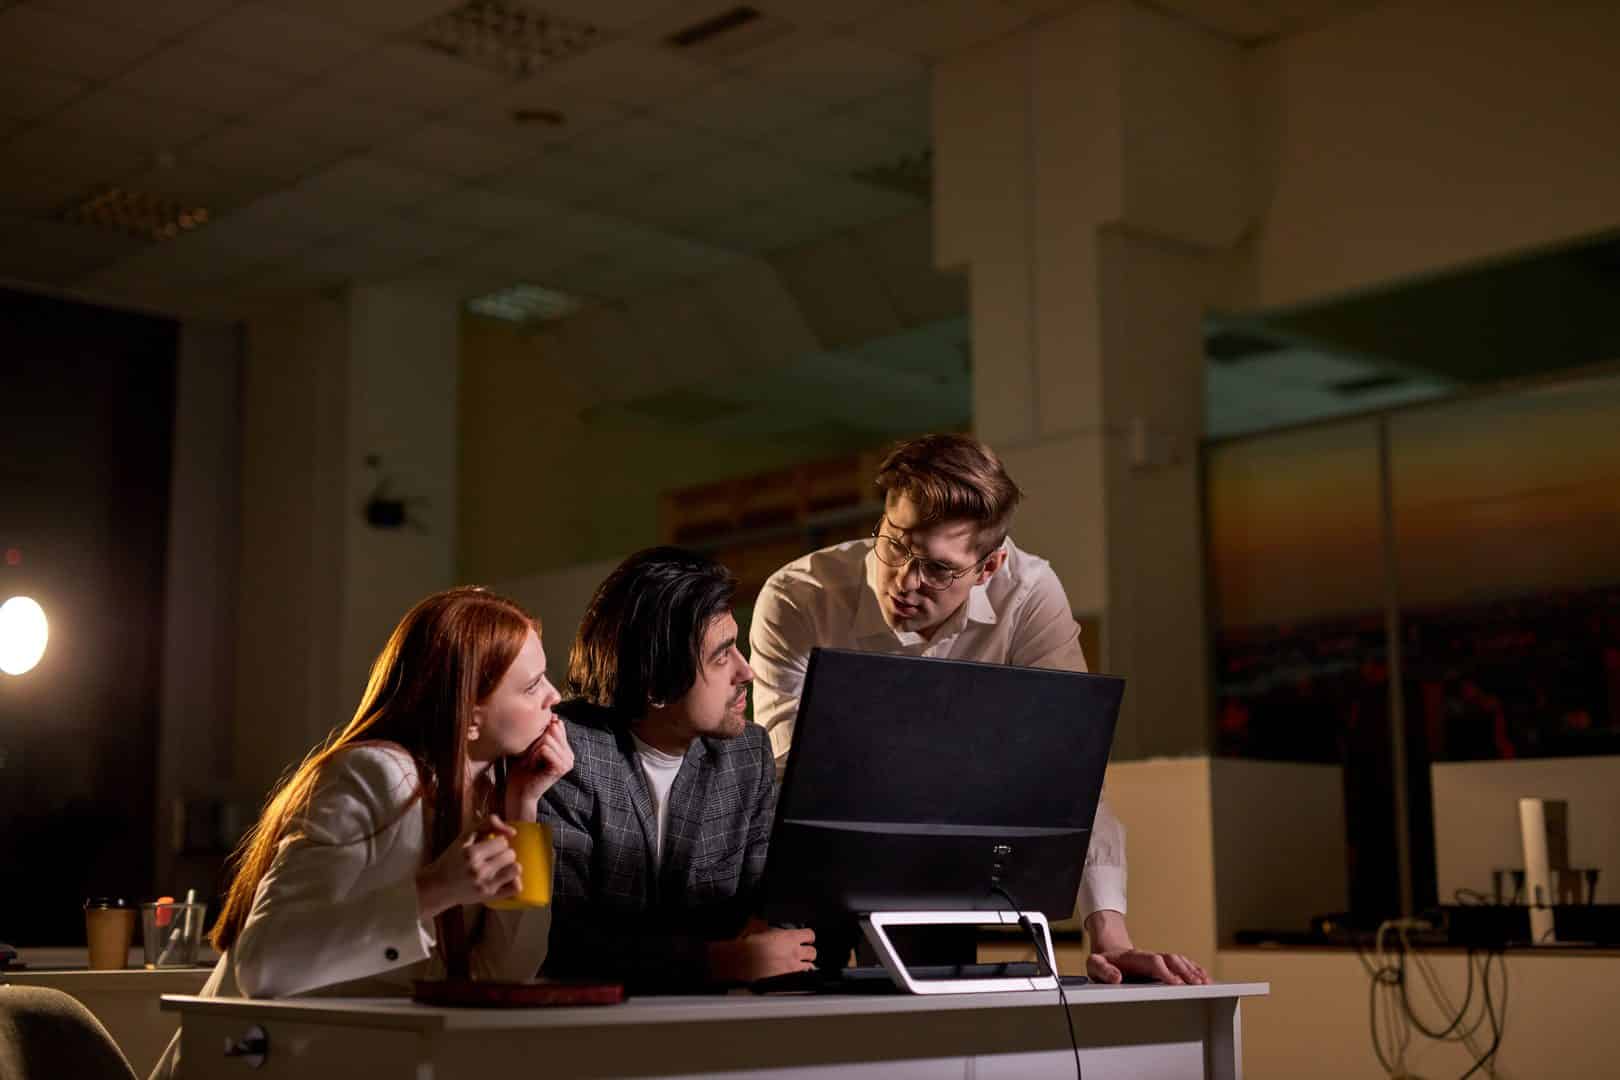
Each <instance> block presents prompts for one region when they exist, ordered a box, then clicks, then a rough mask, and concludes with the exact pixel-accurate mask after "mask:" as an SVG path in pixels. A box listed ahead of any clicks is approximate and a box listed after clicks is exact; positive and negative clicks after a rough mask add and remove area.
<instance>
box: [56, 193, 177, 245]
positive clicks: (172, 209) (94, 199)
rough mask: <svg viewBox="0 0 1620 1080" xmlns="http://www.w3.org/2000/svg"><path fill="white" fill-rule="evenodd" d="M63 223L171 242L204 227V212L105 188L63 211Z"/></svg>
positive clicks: (143, 238) (167, 200)
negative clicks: (91, 226)
mask: <svg viewBox="0 0 1620 1080" xmlns="http://www.w3.org/2000/svg"><path fill="white" fill-rule="evenodd" d="M58 216H59V217H60V218H61V219H62V220H63V221H67V222H71V223H73V224H76V225H94V226H96V227H98V228H102V229H108V230H111V231H114V232H121V233H125V234H127V235H129V236H133V237H135V238H136V239H138V240H151V241H163V240H173V239H174V238H175V237H177V236H180V235H182V234H184V233H188V232H191V231H193V230H195V229H200V228H202V227H203V226H204V225H206V224H208V217H209V215H208V210H207V209H206V208H205V207H201V206H190V205H188V204H186V203H181V202H176V201H174V200H173V199H166V198H164V197H162V196H161V195H151V194H148V193H146V192H143V191H130V190H128V189H127V188H120V187H105V188H101V189H99V190H97V191H95V192H93V193H92V194H91V195H90V197H89V198H87V199H85V200H84V201H83V202H80V203H75V204H74V205H72V206H70V207H68V208H67V209H66V210H63V211H62V212H61V214H60V215H58Z"/></svg>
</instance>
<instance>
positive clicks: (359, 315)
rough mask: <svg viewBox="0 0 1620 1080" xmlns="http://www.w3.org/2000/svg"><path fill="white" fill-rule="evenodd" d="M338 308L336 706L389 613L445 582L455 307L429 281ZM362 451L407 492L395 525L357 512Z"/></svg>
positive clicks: (452, 475)
mask: <svg viewBox="0 0 1620 1080" xmlns="http://www.w3.org/2000/svg"><path fill="white" fill-rule="evenodd" d="M348 305H349V327H348V329H349V347H348V371H349V392H348V401H347V409H348V412H347V419H346V429H345V434H344V452H343V457H342V459H341V462H334V463H333V464H334V465H335V466H339V467H340V468H341V471H342V473H343V476H344V483H345V498H344V505H343V508H342V513H341V529H342V534H343V544H344V581H343V595H342V612H343V614H342V657H343V667H342V673H341V675H340V677H339V694H340V697H341V701H342V702H344V703H346V708H345V711H347V710H349V709H352V708H353V707H354V704H355V703H356V702H358V701H359V700H360V694H361V693H362V692H363V691H364V690H365V685H366V676H367V674H368V672H369V671H370V669H371V662H372V660H373V659H374V658H375V657H376V655H377V653H378V651H379V650H381V649H382V646H383V643H384V642H385V641H386V640H387V639H388V634H389V632H390V631H392V630H393V628H394V625H395V624H396V623H397V622H399V619H400V616H402V615H404V614H405V612H406V611H407V610H409V609H410V607H411V606H412V605H413V604H415V603H416V602H417V601H418V600H420V599H422V597H424V596H425V595H427V594H428V593H430V592H433V591H435V590H438V589H443V588H446V587H448V586H450V585H451V584H453V583H454V582H453V580H452V579H453V577H454V573H455V545H456V522H457V513H456V509H457V507H456V496H457V490H456V488H457V485H456V462H457V453H458V444H457V435H458V430H457V428H458V424H457V408H456V399H457V381H458V370H457V367H458V359H459V353H460V341H461V312H460V304H459V303H458V302H457V299H456V297H455V295H454V294H453V293H451V292H446V291H444V290H442V289H439V288H437V287H435V286H432V285H428V284H405V283H401V284H392V285H387V286H362V287H356V288H355V289H353V290H351V292H350V294H349V299H348ZM371 454H375V455H377V456H378V457H379V458H380V459H381V461H382V470H381V472H382V474H383V475H385V476H386V477H388V480H389V487H390V491H391V492H392V493H393V494H395V495H402V496H407V497H408V499H409V501H408V502H407V506H406V509H407V512H408V514H409V522H408V524H407V525H406V527H405V528H402V529H377V528H373V527H372V526H370V525H368V524H367V523H366V521H365V518H364V516H363V513H362V508H363V507H364V505H365V502H366V499H367V497H368V496H369V495H370V493H371V491H372V488H373V486H374V484H375V482H376V478H377V475H378V474H377V473H376V472H375V471H373V470H370V469H368V468H366V466H365V459H366V457H367V455H371ZM513 495H514V498H519V499H521V498H523V497H524V496H525V493H522V492H514V493H513ZM333 524H334V526H335V525H337V523H336V522H334V523H333ZM335 719H336V718H334V721H335Z"/></svg>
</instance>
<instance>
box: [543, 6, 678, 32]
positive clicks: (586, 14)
mask: <svg viewBox="0 0 1620 1080" xmlns="http://www.w3.org/2000/svg"><path fill="white" fill-rule="evenodd" d="M670 2H671V0H539V3H537V4H536V6H537V7H539V8H540V9H541V10H543V11H547V12H550V13H551V14H553V15H563V16H566V17H568V18H570V19H578V20H580V21H581V22H587V23H590V24H591V25H592V26H599V27H602V28H604V29H608V30H626V29H629V28H630V27H632V26H635V25H636V24H637V23H640V22H644V21H645V20H647V19H650V18H652V17H653V16H654V15H657V14H658V13H659V12H660V11H662V10H663V9H665V8H667V7H668V6H669V5H670Z"/></svg>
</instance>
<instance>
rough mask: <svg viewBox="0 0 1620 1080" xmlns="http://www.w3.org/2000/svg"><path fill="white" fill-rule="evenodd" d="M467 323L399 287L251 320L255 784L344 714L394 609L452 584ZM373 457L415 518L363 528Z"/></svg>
mask: <svg viewBox="0 0 1620 1080" xmlns="http://www.w3.org/2000/svg"><path fill="white" fill-rule="evenodd" d="M458 320H459V313H458V305H457V303H456V301H455V298H454V296H453V294H451V293H448V292H442V291H440V290H438V289H436V288H434V287H432V286H429V285H412V284H395V285H388V286H368V287H363V288H356V289H353V290H350V291H348V292H345V293H341V294H336V295H330V294H328V295H319V296H315V295H312V296H308V297H305V298H303V299H301V300H299V301H296V302H293V303H290V304H289V305H287V306H286V307H284V308H282V309H279V310H276V311H273V312H269V313H266V314H263V315H260V316H256V317H255V318H253V319H252V320H251V321H250V322H249V323H248V326H247V347H246V359H245V362H244V368H243V382H242V491H243V493H244V502H243V506H242V544H241V562H240V567H241V570H240V575H241V587H240V601H239V605H238V616H239V617H238V625H237V654H236V694H235V702H236V709H235V721H236V723H235V754H234V756H233V760H234V763H235V772H236V775H235V781H236V784H237V786H238V788H239V789H240V790H241V791H242V792H243V793H244V794H247V795H249V796H250V797H257V794H259V793H262V792H264V791H265V790H267V789H268V788H269V787H270V785H271V784H272V783H273V782H274V780H275V779H276V778H277V777H278V776H280V775H281V774H282V773H283V772H284V771H285V770H286V769H287V768H288V766H290V765H292V764H294V763H296V762H297V761H298V760H300V759H301V758H302V757H303V756H304V755H305V754H306V753H307V752H308V751H309V750H310V749H311V748H312V747H313V746H314V745H315V743H316V742H318V741H319V740H320V739H321V738H323V737H324V736H325V735H326V733H327V732H329V731H330V730H331V729H332V728H333V727H334V726H336V725H338V724H340V723H342V722H343V721H345V720H347V719H348V717H349V716H350V715H351V714H352V713H353V711H354V708H355V706H356V704H357V703H358V702H359V698H360V694H361V692H362V690H363V689H364V686H365V678H366V673H367V671H368V669H369V666H370V663H371V661H372V659H373V658H374V657H375V656H376V654H377V652H378V651H379V650H380V649H381V648H382V645H383V643H384V641H385V640H386V639H387V635H388V632H389V631H390V630H391V629H392V628H393V626H394V624H395V623H396V622H397V621H398V620H399V618H400V616H401V615H403V614H404V613H405V611H406V610H407V609H408V608H409V607H410V606H411V605H412V604H414V603H415V602H416V601H417V600H420V599H421V598H422V597H423V596H425V595H427V594H428V593H430V592H433V591H434V590H437V589H441V588H444V587H445V586H447V585H449V584H450V582H451V574H452V571H453V568H454V556H455V524H456V520H457V515H456V456H457V440H456V428H457V413H456V385H457V358H458V349H459V340H460V331H459V325H460V324H459V321H458ZM371 453H376V454H379V455H381V457H382V463H383V468H384V472H386V473H388V474H389V475H390V476H391V477H393V478H394V480H395V485H394V486H395V489H396V490H397V491H398V493H399V494H402V495H406V496H412V497H419V498H420V500H421V501H419V502H411V503H410V504H409V506H410V510H411V513H412V516H413V518H415V519H416V520H417V521H419V523H420V525H419V527H418V526H417V525H415V524H412V525H408V526H407V527H406V528H404V529H399V530H378V529H373V528H371V527H370V526H368V525H367V524H366V522H365V520H364V518H363V511H364V504H365V501H366V496H367V495H368V494H369V492H370V491H371V489H372V484H373V481H374V476H375V474H374V473H373V472H372V471H371V470H369V469H367V467H366V464H365V457H366V455H367V454H371Z"/></svg>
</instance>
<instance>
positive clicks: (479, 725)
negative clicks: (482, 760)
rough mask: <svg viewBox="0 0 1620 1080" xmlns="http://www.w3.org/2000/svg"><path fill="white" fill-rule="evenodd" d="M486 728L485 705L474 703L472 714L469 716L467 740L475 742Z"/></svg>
mask: <svg viewBox="0 0 1620 1080" xmlns="http://www.w3.org/2000/svg"><path fill="white" fill-rule="evenodd" d="M483 730H484V707H483V706H482V705H474V706H473V711H472V716H470V717H468V718H467V741H468V742H469V743H475V742H477V741H478V737H479V735H481V734H482V733H483Z"/></svg>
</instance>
